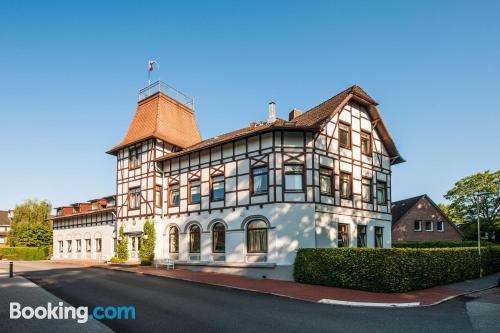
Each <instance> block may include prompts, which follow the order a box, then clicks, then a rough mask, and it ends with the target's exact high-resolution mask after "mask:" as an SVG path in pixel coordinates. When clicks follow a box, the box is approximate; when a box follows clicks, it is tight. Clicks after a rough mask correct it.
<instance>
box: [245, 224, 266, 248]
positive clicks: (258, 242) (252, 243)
mask: <svg viewBox="0 0 500 333" xmlns="http://www.w3.org/2000/svg"><path fill="white" fill-rule="evenodd" d="M267 229H268V228H267V224H266V222H264V221H262V220H254V221H251V222H249V223H248V224H247V252H249V253H252V252H253V253H262V252H267Z"/></svg>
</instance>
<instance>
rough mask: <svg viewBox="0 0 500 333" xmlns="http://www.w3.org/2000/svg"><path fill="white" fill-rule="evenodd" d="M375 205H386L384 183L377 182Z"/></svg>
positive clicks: (385, 185)
mask: <svg viewBox="0 0 500 333" xmlns="http://www.w3.org/2000/svg"><path fill="white" fill-rule="evenodd" d="M377 204H378V205H386V204H387V184H386V182H382V181H377Z"/></svg>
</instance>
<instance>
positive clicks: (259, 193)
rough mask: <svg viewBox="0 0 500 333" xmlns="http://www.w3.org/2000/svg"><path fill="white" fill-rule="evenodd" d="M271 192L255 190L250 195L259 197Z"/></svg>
mask: <svg viewBox="0 0 500 333" xmlns="http://www.w3.org/2000/svg"><path fill="white" fill-rule="evenodd" d="M268 194H269V192H254V193H251V194H250V195H251V196H252V197H258V196H259V195H268Z"/></svg>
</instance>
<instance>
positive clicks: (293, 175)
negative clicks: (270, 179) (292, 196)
mask: <svg viewBox="0 0 500 333" xmlns="http://www.w3.org/2000/svg"><path fill="white" fill-rule="evenodd" d="M303 190H304V166H303V165H301V164H285V192H302V191H303Z"/></svg>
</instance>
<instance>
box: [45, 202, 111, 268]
mask: <svg viewBox="0 0 500 333" xmlns="http://www.w3.org/2000/svg"><path fill="white" fill-rule="evenodd" d="M115 210H116V206H115V196H108V197H104V198H99V199H94V200H89V201H88V202H81V203H74V204H71V205H68V206H62V207H57V208H56V216H54V217H52V228H53V231H54V234H53V256H52V258H53V259H75V260H85V261H106V260H109V259H111V258H112V257H113V256H114V253H115V240H116V222H115Z"/></svg>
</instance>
